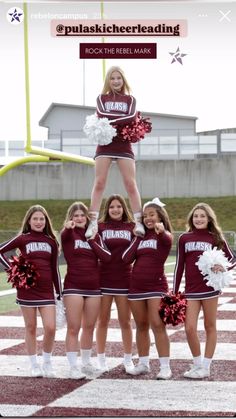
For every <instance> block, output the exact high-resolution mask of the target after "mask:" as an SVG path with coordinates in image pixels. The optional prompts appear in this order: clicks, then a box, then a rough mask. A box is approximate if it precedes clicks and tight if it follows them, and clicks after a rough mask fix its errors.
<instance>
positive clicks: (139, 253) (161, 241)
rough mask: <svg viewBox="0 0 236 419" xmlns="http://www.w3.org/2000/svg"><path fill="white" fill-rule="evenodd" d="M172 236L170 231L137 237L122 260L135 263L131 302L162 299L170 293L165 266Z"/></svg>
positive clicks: (153, 232) (131, 285) (129, 295)
mask: <svg viewBox="0 0 236 419" xmlns="http://www.w3.org/2000/svg"><path fill="white" fill-rule="evenodd" d="M172 240H173V239H172V235H171V234H170V233H169V232H168V231H163V232H162V233H159V234H156V232H155V230H153V229H152V230H147V231H146V234H145V237H144V238H143V239H142V238H140V237H135V239H134V240H133V241H132V243H131V245H130V247H129V248H128V249H127V250H126V251H125V252H124V254H123V256H122V258H123V260H124V261H125V262H127V263H132V262H133V261H135V262H134V265H133V271H132V278H131V283H130V287H129V294H128V299H129V300H132V301H133V300H148V299H150V298H158V297H159V298H161V297H162V296H163V294H165V293H166V292H167V291H168V283H167V278H166V275H165V272H164V264H165V261H166V259H167V257H168V255H169V253H170V249H171V246H172Z"/></svg>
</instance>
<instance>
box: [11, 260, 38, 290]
mask: <svg viewBox="0 0 236 419" xmlns="http://www.w3.org/2000/svg"><path fill="white" fill-rule="evenodd" d="M10 265H11V266H10V268H8V269H7V276H8V280H7V282H11V284H12V288H24V289H29V288H32V287H34V286H35V285H36V283H37V281H38V279H39V277H40V275H39V273H38V272H37V270H36V267H35V265H34V264H33V263H32V262H30V261H29V260H26V259H25V258H24V256H22V255H20V256H12V258H11V259H10Z"/></svg>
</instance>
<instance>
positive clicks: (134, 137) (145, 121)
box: [116, 112, 152, 143]
mask: <svg viewBox="0 0 236 419" xmlns="http://www.w3.org/2000/svg"><path fill="white" fill-rule="evenodd" d="M116 130H117V135H119V136H121V137H123V141H130V142H131V143H137V142H138V141H140V140H142V139H143V138H144V136H145V134H146V133H149V132H151V130H152V123H151V122H150V118H143V117H142V116H141V113H140V112H138V113H137V116H136V119H135V120H134V121H132V122H130V123H129V124H127V125H125V126H124V125H123V126H116Z"/></svg>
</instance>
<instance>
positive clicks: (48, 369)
mask: <svg viewBox="0 0 236 419" xmlns="http://www.w3.org/2000/svg"><path fill="white" fill-rule="evenodd" d="M42 370H43V376H44V377H47V378H56V375H55V372H54V371H53V368H52V364H51V363H50V362H45V363H44V364H43V366H42Z"/></svg>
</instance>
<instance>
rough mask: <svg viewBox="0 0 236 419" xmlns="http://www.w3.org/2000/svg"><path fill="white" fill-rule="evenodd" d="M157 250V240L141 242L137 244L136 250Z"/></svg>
mask: <svg viewBox="0 0 236 419" xmlns="http://www.w3.org/2000/svg"><path fill="white" fill-rule="evenodd" d="M146 248H149V249H157V240H155V239H150V240H142V241H141V242H140V243H139V246H138V249H146Z"/></svg>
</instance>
